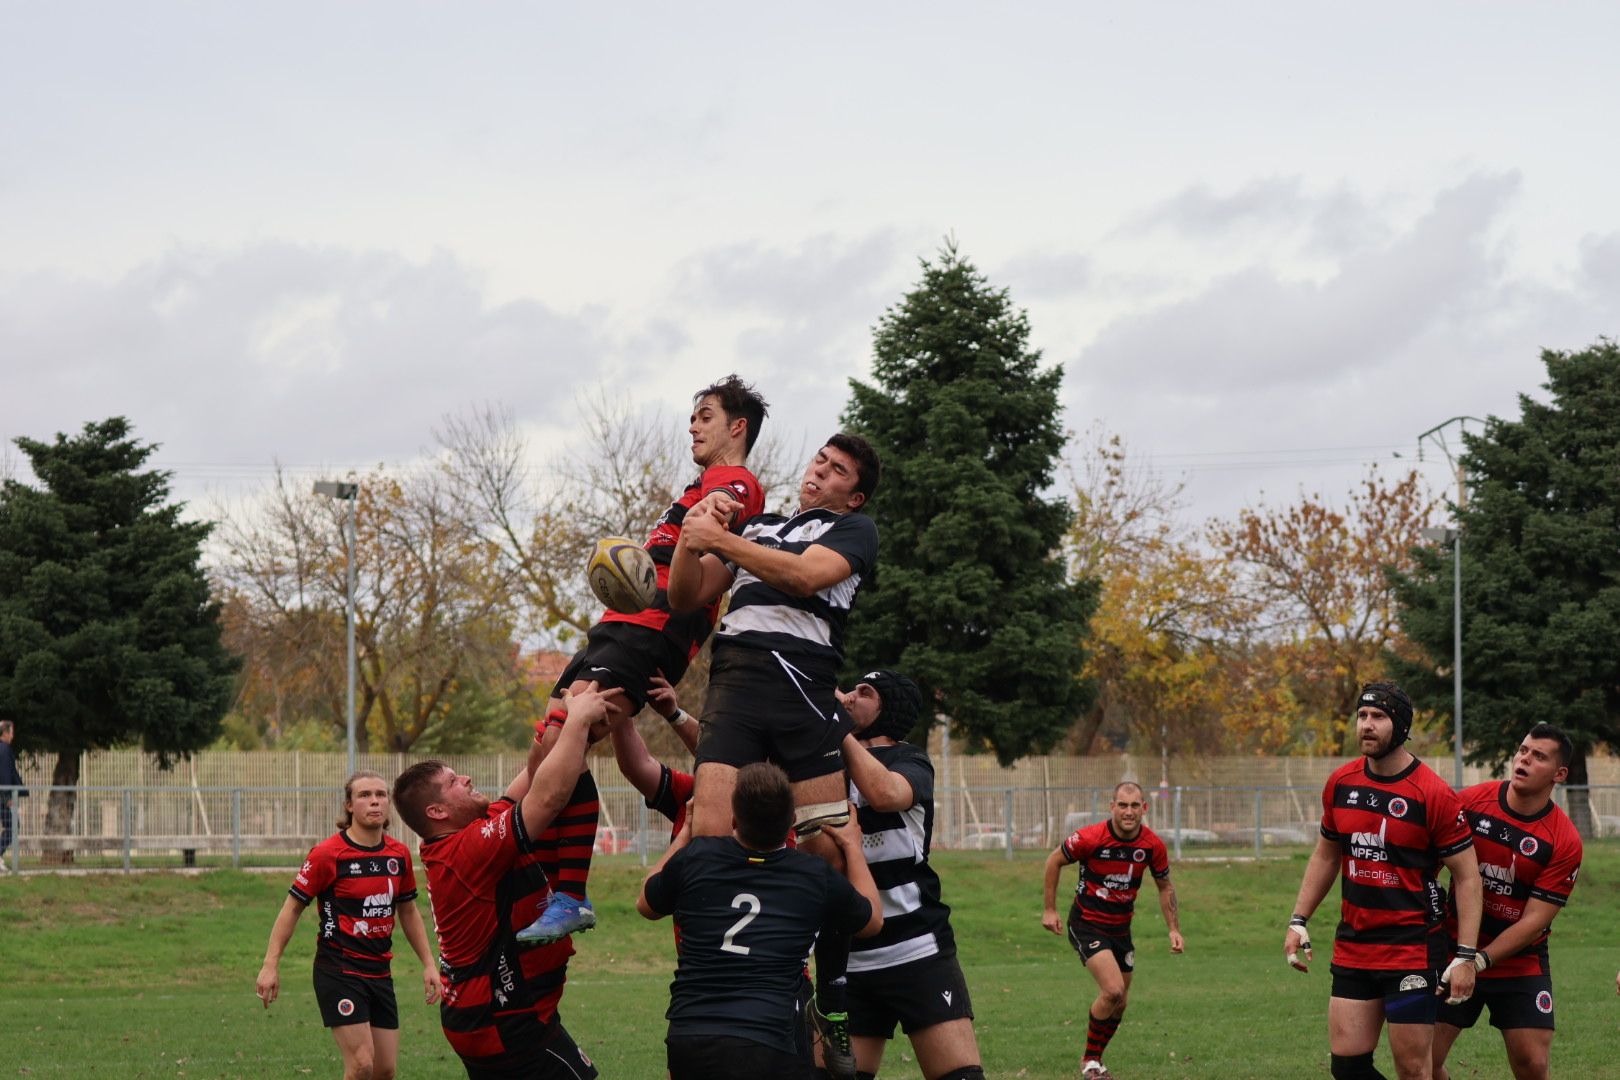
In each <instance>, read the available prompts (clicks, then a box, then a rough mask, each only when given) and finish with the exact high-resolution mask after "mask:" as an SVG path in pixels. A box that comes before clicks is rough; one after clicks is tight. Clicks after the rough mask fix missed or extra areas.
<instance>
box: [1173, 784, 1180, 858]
mask: <svg viewBox="0 0 1620 1080" xmlns="http://www.w3.org/2000/svg"><path fill="white" fill-rule="evenodd" d="M1171 805H1172V806H1173V807H1174V809H1173V810H1172V811H1171V820H1172V821H1174V822H1175V824H1176V858H1178V859H1179V858H1181V785H1180V784H1177V785H1176V794H1175V796H1174V801H1173V802H1172V803H1171Z"/></svg>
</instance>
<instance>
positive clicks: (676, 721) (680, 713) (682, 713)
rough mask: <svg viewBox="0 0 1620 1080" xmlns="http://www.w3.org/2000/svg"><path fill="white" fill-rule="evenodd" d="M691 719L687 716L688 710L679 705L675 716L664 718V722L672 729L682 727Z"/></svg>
mask: <svg viewBox="0 0 1620 1080" xmlns="http://www.w3.org/2000/svg"><path fill="white" fill-rule="evenodd" d="M689 719H691V717H689V716H687V715H686V710H685V709H683V708H681V707H680V706H679V705H677V706H675V715H674V716H666V717H664V722H665V723H666V724H668V725H669V726H670V727H680V726H681V725H682V724H684V723H685V722H686V721H687V720H689Z"/></svg>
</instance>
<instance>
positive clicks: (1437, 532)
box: [1418, 416, 1485, 790]
mask: <svg viewBox="0 0 1620 1080" xmlns="http://www.w3.org/2000/svg"><path fill="white" fill-rule="evenodd" d="M1470 423H1475V424H1484V423H1485V421H1483V420H1481V419H1479V417H1477V416H1453V417H1452V418H1451V419H1450V420H1447V421H1444V422H1443V423H1439V424H1436V425H1435V426H1434V427H1432V428H1430V429H1429V430H1428V431H1425V432H1424V433H1423V434H1421V435H1419V436H1418V460H1419V461H1422V460H1423V444H1424V443H1425V442H1430V443H1433V444H1434V445H1435V447H1436V448H1438V449H1439V451H1440V452H1441V453H1442V454H1444V455H1446V463H1447V464H1448V465H1450V466H1451V468H1452V471H1453V472H1455V473H1456V474H1457V525H1456V527H1455V528H1439V529H1424V530H1423V538H1424V539H1425V540H1433V541H1435V542H1437V543H1442V544H1450V545H1451V696H1452V706H1451V727H1452V731H1451V739H1452V753H1453V756H1454V758H1455V768H1456V780H1455V784H1456V787H1457V788H1458V789H1459V790H1461V788H1462V786H1463V722H1462V715H1463V700H1462V695H1463V683H1462V659H1463V653H1462V512H1463V508H1464V507H1466V506H1467V505H1468V474H1467V472H1466V471H1465V470H1464V468H1463V462H1462V453H1461V451H1460V450H1459V451H1458V452H1457V453H1456V454H1453V453H1452V452H1451V444H1450V443H1449V442H1447V440H1446V429H1447V428H1449V427H1451V426H1452V425H1453V424H1455V425H1457V431H1458V432H1459V434H1466V433H1467V431H1468V425H1469V424H1470Z"/></svg>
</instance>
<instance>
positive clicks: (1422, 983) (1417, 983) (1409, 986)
mask: <svg viewBox="0 0 1620 1080" xmlns="http://www.w3.org/2000/svg"><path fill="white" fill-rule="evenodd" d="M1428 988H1429V980H1428V979H1425V978H1424V977H1423V976H1422V975H1408V976H1407V977H1406V978H1404V979H1402V980H1401V989H1402V990H1427V989H1428Z"/></svg>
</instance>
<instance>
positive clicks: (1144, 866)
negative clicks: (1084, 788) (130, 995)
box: [1041, 780, 1187, 1080]
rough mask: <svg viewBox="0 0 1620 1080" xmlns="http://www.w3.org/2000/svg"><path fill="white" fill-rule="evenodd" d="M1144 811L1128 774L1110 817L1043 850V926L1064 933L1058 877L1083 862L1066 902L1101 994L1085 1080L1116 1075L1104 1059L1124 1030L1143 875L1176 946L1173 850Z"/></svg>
mask: <svg viewBox="0 0 1620 1080" xmlns="http://www.w3.org/2000/svg"><path fill="white" fill-rule="evenodd" d="M1146 812H1147V805H1146V803H1145V801H1144V798H1143V793H1142V785H1140V784H1138V783H1136V782H1135V781H1133V780H1126V781H1124V782H1123V783H1121V784H1118V785H1116V786H1115V788H1114V798H1113V802H1112V804H1111V806H1110V808H1109V816H1108V819H1107V820H1105V821H1099V822H1097V823H1096V824H1094V825H1084V826H1082V827H1080V828H1078V829H1076V830H1075V831H1074V833H1073V834H1072V835H1071V836H1070V837H1069V838H1068V839H1067V840H1065V841H1063V843H1061V844H1059V845H1058V847H1057V850H1055V851H1053V852H1052V854H1050V855H1048V856H1047V857H1046V880H1045V883H1044V884H1045V907H1044V908H1043V909H1042V911H1041V925H1042V926H1044V927H1046V929H1048V930H1050V931H1052V933H1054V934H1061V933H1063V932H1064V924H1063V922H1062V921H1061V920H1060V919H1059V918H1058V912H1057V886H1058V877H1059V875H1061V874H1062V873H1063V868H1064V867H1065V866H1067V865H1068V864H1069V863H1079V864H1080V880H1079V882H1078V883H1077V884H1076V886H1075V890H1074V903H1073V904H1072V905H1070V907H1069V919H1068V935H1069V944H1070V945H1071V946H1073V947H1074V951H1075V952H1076V953H1078V954H1079V956H1080V960H1081V962H1082V963H1084V964H1085V965H1086V971H1088V972H1089V973H1090V974H1091V977H1092V978H1093V979H1094V980H1096V983H1097V997H1096V999H1095V1000H1094V1001H1092V1003H1091V1008H1090V1009H1088V1010H1087V1012H1086V1021H1087V1026H1086V1050H1085V1054H1084V1055H1083V1056H1082V1057H1081V1059H1080V1075H1081V1077H1082V1078H1083V1080H1113V1073H1111V1072H1109V1071H1108V1067H1107V1066H1106V1065H1104V1064H1103V1062H1102V1057H1103V1051H1105V1050H1107V1049H1108V1043H1109V1042H1110V1041H1111V1040H1112V1039H1113V1037H1114V1034H1115V1032H1117V1031H1118V1030H1119V1022H1120V1020H1122V1019H1123V1018H1124V1016H1125V1005H1126V1002H1127V999H1128V998H1129V996H1130V989H1131V976H1132V974H1133V972H1134V971H1135V970H1136V946H1135V944H1134V943H1133V942H1132V941H1131V918H1132V915H1133V914H1134V912H1135V910H1136V894H1137V893H1138V892H1139V891H1140V890H1141V888H1142V879H1143V878H1144V877H1145V876H1147V874H1149V873H1151V874H1152V875H1153V884H1154V885H1155V886H1156V887H1157V888H1158V890H1159V910H1160V911H1161V912H1162V913H1163V914H1164V923H1165V926H1166V927H1168V928H1169V931H1170V951H1171V952H1172V953H1179V952H1181V951H1182V950H1183V949H1185V948H1186V947H1187V946H1186V942H1185V941H1184V940H1183V939H1182V936H1181V909H1180V906H1179V904H1178V902H1177V900H1176V887H1175V886H1174V885H1172V884H1171V883H1170V851H1169V849H1168V848H1166V847H1165V846H1164V841H1163V840H1160V839H1159V837H1158V834H1157V833H1155V832H1154V831H1153V830H1152V829H1150V828H1148V827H1147V826H1146V825H1144V824H1143V823H1142V817H1143V815H1144V814H1145V813H1146Z"/></svg>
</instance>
